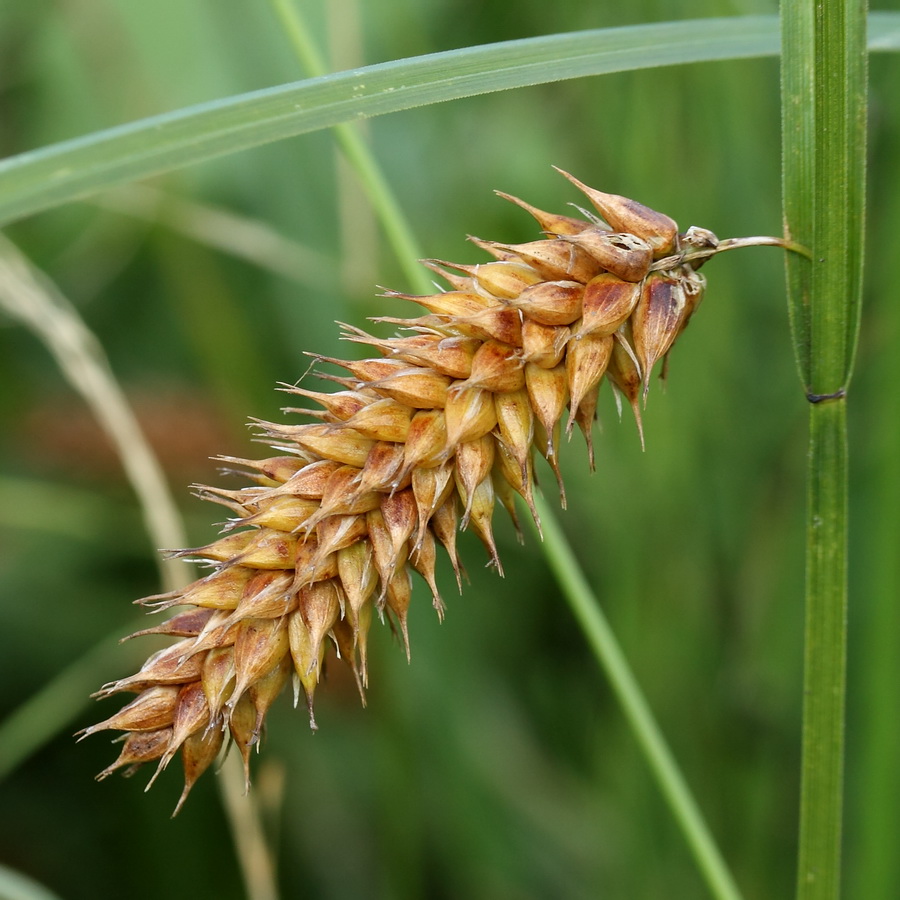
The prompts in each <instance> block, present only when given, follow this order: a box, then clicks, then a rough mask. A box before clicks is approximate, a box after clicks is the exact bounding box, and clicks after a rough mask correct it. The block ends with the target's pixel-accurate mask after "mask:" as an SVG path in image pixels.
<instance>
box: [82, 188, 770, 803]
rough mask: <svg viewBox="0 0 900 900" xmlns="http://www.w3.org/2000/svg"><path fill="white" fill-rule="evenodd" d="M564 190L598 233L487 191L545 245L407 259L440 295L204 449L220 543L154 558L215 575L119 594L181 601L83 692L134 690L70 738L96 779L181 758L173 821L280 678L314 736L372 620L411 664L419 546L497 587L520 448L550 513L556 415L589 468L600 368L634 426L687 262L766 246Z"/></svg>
mask: <svg viewBox="0 0 900 900" xmlns="http://www.w3.org/2000/svg"><path fill="white" fill-rule="evenodd" d="M563 174H565V173H563ZM566 177H567V178H568V179H569V180H570V181H571V182H572V183H573V184H574V185H575V186H576V187H577V188H578V189H579V190H580V191H581V192H582V193H583V194H585V195H586V196H587V197H588V199H589V200H590V201H591V203H592V204H593V205H594V206H595V207H596V209H597V211H598V212H599V214H600V216H602V221H601V220H600V219H598V217H596V216H593V215H591V214H586V215H587V217H588V218H587V220H582V219H577V218H574V217H571V216H567V215H557V214H553V213H547V212H544V211H542V210H539V209H537V208H536V207H533V206H531V205H529V204H527V203H525V202H524V201H522V200H518V199H517V198H515V197H511V196H510V195H508V194H501V196H502V197H504V198H505V199H508V200H510V201H511V202H513V203H514V204H516V205H517V206H519V207H521V208H522V209H524V210H525V211H526V212H528V213H529V214H530V215H531V216H533V217H534V218H535V219H536V220H537V222H538V224H539V226H540V228H541V229H542V230H543V231H544V234H545V237H544V238H543V239H539V240H535V241H531V242H528V243H523V244H502V243H498V242H492V241H481V240H477V239H473V242H474V243H475V244H476V245H477V246H478V247H480V248H481V249H483V250H485V251H487V253H488V254H490V255H491V256H492V257H493V261H490V262H484V263H480V264H477V265H460V264H455V263H446V262H441V261H438V260H426V261H425V264H426V265H427V266H428V268H429V269H430V270H431V271H432V272H433V273H434V274H435V275H436V276H438V277H440V278H441V279H443V280H444V281H445V282H446V283H447V285H449V290H446V291H438V292H436V293H434V294H431V295H428V296H422V297H417V296H414V295H411V294H404V293H400V292H394V291H388V292H385V294H384V296H387V297H393V298H398V299H404V300H410V301H414V302H416V303H418V304H419V305H420V306H422V307H424V308H425V310H426V311H427V314H425V315H420V316H418V317H417V318H411V319H397V318H380V319H376V320H374V321H376V322H380V323H382V324H390V325H393V326H396V327H397V329H398V333H397V334H395V335H393V336H387V337H378V336H373V335H370V334H368V333H367V332H365V331H363V330H362V329H360V328H357V327H356V326H352V325H343V326H341V328H342V337H343V339H344V340H347V341H350V342H352V343H354V344H362V345H364V346H365V347H368V348H371V350H370V351H368V352H371V353H372V354H373V356H372V357H370V358H368V359H362V360H352V361H347V360H341V359H337V358H332V357H323V356H314V357H313V358H314V359H315V360H316V362H317V365H318V364H327V365H336V366H338V367H340V368H341V369H342V370H343V372H344V373H346V374H342V375H334V374H329V373H326V372H318V371H317V374H318V375H319V377H320V378H322V379H323V380H325V381H330V382H332V384H333V385H336V387H337V389H336V390H335V391H334V392H332V393H327V392H321V391H316V390H309V389H307V388H306V387H298V386H287V385H282V386H281V387H282V390H285V391H286V392H288V393H290V394H292V395H295V396H299V397H302V398H304V400H305V401H306V402H308V403H311V404H312V405H313V406H317V407H320V408H318V409H308V410H307V409H302V410H297V412H300V413H302V414H303V415H307V416H311V417H312V418H313V419H314V420H316V421H314V422H313V423H312V424H300V425H297V424H273V423H267V422H259V423H257V424H258V426H259V428H260V430H261V434H262V437H263V438H265V439H268V440H269V441H270V442H271V443H272V445H273V447H275V448H276V449H275V451H274V452H275V454H276V455H273V456H270V457H268V458H266V459H262V460H247V459H241V458H236V457H221V458H220V459H221V461H222V462H223V463H225V464H226V465H227V467H228V468H227V470H226V471H227V472H228V473H229V474H238V475H240V476H241V477H242V478H243V479H244V484H245V486H244V487H239V488H237V489H231V488H227V489H226V488H218V487H210V486H202V485H201V486H197V487H196V488H195V489H196V491H197V493H198V494H199V496H201V497H203V498H205V499H209V500H212V501H213V502H214V503H217V504H219V505H221V506H224V507H225V508H226V509H227V510H228V511H229V516H230V518H229V520H228V522H227V523H226V524H225V526H224V529H223V532H224V533H223V534H222V536H221V537H219V538H218V539H217V540H215V541H212V542H211V543H209V544H207V545H205V546H202V547H197V548H193V549H189V550H179V551H176V552H175V553H174V554H173V555H174V556H177V557H182V558H192V559H195V560H199V561H201V562H203V563H205V564H206V565H208V566H211V567H212V569H213V571H212V572H211V573H209V574H207V575H205V576H204V577H202V578H200V579H198V580H196V581H195V582H193V584H191V585H189V586H188V587H186V588H184V589H182V590H177V591H171V592H168V593H165V594H158V595H155V596H151V597H146V598H144V599H143V600H141V601H138V602H140V603H141V604H143V605H144V606H146V607H148V608H149V609H151V610H153V611H162V610H167V609H171V608H172V607H175V606H184V607H186V609H184V610H181V611H177V612H176V613H175V614H174V615H172V616H171V618H169V619H167V620H165V621H163V622H162V623H161V624H159V625H157V626H156V627H152V628H147V629H144V630H142V631H140V632H137V634H151V633H155V634H164V635H172V636H173V637H176V638H178V640H177V642H176V643H174V644H173V645H172V646H171V647H169V648H167V649H165V650H162V651H160V652H158V653H156V654H154V655H153V656H151V657H150V659H148V660H147V662H146V663H145V664H144V666H143V667H142V668H141V670H140V671H139V672H137V673H136V674H135V675H132V676H130V677H126V678H122V679H120V680H119V681H116V682H113V683H111V684H109V685H106V686H105V687H104V688H103V689H102V690H101V691H100V692H99V696H101V697H106V696H109V695H111V694H114V693H119V692H123V691H129V692H133V693H136V695H137V696H136V697H135V698H133V699H132V700H131V702H130V703H128V704H127V705H126V706H124V707H123V708H122V709H121V710H119V712H117V713H115V714H113V715H112V716H110V717H109V718H107V719H105V720H104V721H102V722H100V723H98V724H97V725H93V726H91V727H89V728H87V729H85V730H84V732H83V733H82V734H83V735H84V736H86V735H88V734H93V733H94V732H97V731H102V730H106V729H113V730H118V731H122V732H124V733H125V741H124V744H123V747H122V749H121V752H120V754H119V757H118V759H116V761H115V762H114V763H113V764H112V765H111V766H109V767H108V768H106V769H104V770H103V772H101V773H100V775H99V776H98V777H99V778H105V777H107V776H108V775H109V774H110V773H111V772H113V771H116V770H118V769H124V770H125V771H126V773H130V772H132V771H133V770H134V769H135V768H137V767H138V766H140V765H142V764H144V763H147V762H157V763H158V766H157V772H159V771H162V770H163V769H164V768H165V767H166V766H167V765H168V764H169V762H170V761H171V760H173V759H174V758H175V757H176V755H179V754H180V758H181V763H182V768H183V772H184V780H185V787H184V792H183V794H182V796H181V799H180V800H179V808H180V806H181V804H182V803H183V802H184V799H185V798H186V796H187V794H188V792H189V791H190V789H191V787H192V786H193V784H194V783H195V782H196V780H197V778H199V777H200V775H201V774H202V772H203V771H204V770H205V769H207V768H208V767H209V766H210V765H211V763H212V762H213V760H214V758H215V756H216V755H217V753H218V752H219V749H220V747H221V746H222V744H223V738H224V736H225V735H226V732H227V733H228V734H229V735H230V738H231V742H233V743H234V744H235V746H236V747H237V749H238V752H239V753H240V754H241V757H242V759H243V762H244V767H245V773H246V776H247V778H248V780H249V759H250V751H251V749H252V748H253V747H256V746H258V744H259V742H260V739H261V736H262V734H263V729H264V723H265V719H266V715H267V712H268V710H269V709H270V707H271V705H272V703H273V702H274V701H275V699H276V697H277V696H278V694H279V693H281V692H282V690H283V689H284V687H285V686H286V684H287V683H288V682H289V681H293V684H294V700H295V703H296V702H297V699H298V697H299V694H300V692H301V691H302V692H303V694H304V695H305V698H306V704H307V707H308V710H309V716H310V725H311V727H312V728H316V722H315V716H314V709H313V702H314V697H315V692H316V689H317V687H318V686H319V683H320V681H321V675H322V672H323V669H324V667H325V665H326V660H327V659H328V657H329V655H338V656H339V657H340V659H341V660H342V661H343V663H345V664H346V665H347V666H348V667H349V669H350V670H351V671H352V673H353V676H354V679H355V681H356V684H357V686H358V688H359V691H360V694H361V696H362V697H363V701H364V700H365V697H364V690H365V688H366V685H367V684H368V635H369V627H370V624H371V622H372V619H373V614H374V613H378V615H379V617H380V618H382V619H387V620H388V621H389V622H390V624H391V626H392V628H393V629H394V631H395V633H396V634H397V636H398V637H399V639H400V640H401V641H402V643H403V646H404V648H405V650H406V652H407V654H409V617H408V612H409V607H410V603H411V602H413V597H414V592H413V590H412V582H411V579H410V572H411V571H412V570H415V571H416V572H418V573H419V574H420V575H421V576H422V578H423V579H424V581H425V582H426V585H427V587H428V591H429V593H430V595H431V598H432V599H431V602H432V605H433V606H434V608H435V609H436V610H437V612H438V615H441V616H442V615H443V613H444V601H443V599H442V597H441V593H440V590H439V578H440V576H439V575H438V568H439V563H438V556H439V555H441V554H440V552H439V549H438V548H440V547H442V548H443V550H444V551H445V552H446V554H447V556H448V557H449V560H450V563H451V566H452V568H453V571H454V574H455V576H456V580H457V584H458V585H459V586H460V587H461V585H462V579H463V575H464V569H463V567H462V563H461V562H460V560H459V557H458V555H457V547H456V535H457V531H458V529H459V528H460V526H461V527H463V528H469V529H471V530H472V531H474V533H475V534H476V535H477V537H478V538H480V540H481V541H482V543H483V544H484V545H485V548H486V551H487V556H488V561H489V564H490V565H492V566H494V567H496V568H497V570H498V571H500V572H501V573H502V568H501V564H500V555H499V551H498V540H497V537H496V536H495V532H494V524H493V515H494V509H495V507H497V506H498V505H499V506H502V507H504V508H505V509H506V510H507V511H508V512H509V513H510V516H511V518H512V520H513V524H514V526H515V528H516V529H517V530H518V528H519V523H518V515H517V511H516V507H515V497H516V496H517V495H518V496H520V497H521V498H522V499H523V500H524V502H525V504H526V506H527V508H528V510H529V512H530V513H531V515H532V516H533V518H534V520H535V522H536V523H537V524H538V528H540V523H539V521H538V516H537V511H536V509H535V494H534V491H535V479H534V454H535V451H537V452H538V453H539V454H541V455H543V456H544V457H545V458H546V459H547V461H548V462H549V464H550V466H551V467H552V469H553V471H554V473H555V475H556V477H557V480H558V482H559V490H560V497H561V500H562V502H563V505H565V493H564V488H563V483H562V473H561V471H560V466H559V441H560V435H561V431H562V427H561V426H562V422H563V417H564V416H565V423H566V429H565V430H566V432H567V433H571V431H572V430H573V428H574V426H575V425H576V424H577V425H578V427H579V429H580V430H581V431H582V432H583V433H584V436H585V439H586V441H587V445H588V452H589V458H590V462H591V466H592V467H593V462H594V453H593V434H592V426H593V422H594V419H595V417H596V411H597V406H598V393H599V391H600V388H601V385H602V383H603V380H604V376H606V377H607V380H608V381H609V382H610V384H611V385H612V388H613V390H614V393H615V396H616V400H617V402H620V400H621V397H623V396H624V398H625V400H626V401H627V402H628V404H629V405H630V406H631V408H632V410H633V411H634V415H635V418H636V420H637V423H638V429H639V431H640V430H641V422H640V413H641V402H640V401H641V399H642V398H643V399H645V398H646V393H647V390H648V388H649V377H650V374H651V372H652V370H653V369H654V367H655V365H656V363H657V362H658V361H659V360H660V359H662V358H664V357H667V356H668V354H669V353H670V352H671V348H672V346H673V344H674V342H675V340H676V339H677V337H678V336H679V335H680V334H681V332H682V331H683V330H684V328H685V326H686V324H687V322H688V320H689V319H690V316H691V315H692V313H693V312H694V310H695V309H696V307H697V305H698V303H699V302H700V299H701V297H702V294H703V290H704V287H705V281H704V279H703V278H702V276H700V275H698V274H697V272H696V270H697V268H699V266H700V265H701V264H702V263H703V262H704V261H705V260H706V259H707V258H708V257H709V255H711V254H712V253H713V252H717V251H718V250H721V249H731V248H732V247H735V246H744V245H746V244H747V243H753V242H755V243H778V241H777V240H775V239H770V238H765V239H763V238H759V239H756V238H754V239H736V240H733V241H730V242H729V241H725V242H719V241H718V239H717V238H716V237H715V235H713V234H712V232H708V231H706V230H704V229H697V228H692V229H688V230H687V231H686V232H685V233H684V234H683V235H681V236H679V235H678V230H677V226H676V225H675V223H674V222H673V221H672V220H671V219H670V218H669V217H668V216H665V215H663V214H661V213H657V212H655V211H653V210H651V209H648V208H647V207H645V206H642V205H641V204H639V203H636V202H634V201H631V200H628V199H627V198H624V197H620V196H618V195H615V194H606V193H603V192H601V191H596V190H594V189H593V188H589V187H587V186H586V185H584V184H582V183H581V182H580V181H578V180H577V179H575V178H573V177H572V176H570V175H566ZM379 354H380V355H379ZM567 408H568V409H567ZM641 440H642V442H643V434H642V432H641ZM520 536H521V535H520ZM154 777H156V776H154Z"/></svg>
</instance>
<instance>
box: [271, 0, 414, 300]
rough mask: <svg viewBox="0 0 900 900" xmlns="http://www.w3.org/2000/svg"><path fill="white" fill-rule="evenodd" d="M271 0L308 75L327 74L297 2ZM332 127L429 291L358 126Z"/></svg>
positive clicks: (404, 264) (403, 261) (409, 269)
mask: <svg viewBox="0 0 900 900" xmlns="http://www.w3.org/2000/svg"><path fill="white" fill-rule="evenodd" d="M269 2H270V4H271V6H272V9H273V10H274V12H275V15H276V16H277V18H278V20H279V22H280V23H281V27H282V28H283V29H284V33H285V35H286V36H287V38H288V40H289V41H290V43H291V46H292V47H293V48H294V52H295V53H296V55H297V58H298V59H299V60H300V63H301V65H302V66H303V67H304V68H305V69H306V71H307V74H309V75H311V76H313V77H321V76H323V75H326V74H327V72H328V70H327V68H326V66H325V60H324V59H323V58H322V54H321V53H319V51H318V48H317V47H316V44H315V42H314V41H313V39H312V36H311V35H310V33H309V28H308V27H307V24H306V20H305V19H304V18H303V16H302V15H301V13H300V10H299V9H298V8H297V5H296V4H295V3H292V2H291V0H269ZM332 130H333V132H334V135H335V138H336V139H337V142H338V145H339V146H340V148H341V152H342V153H343V154H344V157H345V158H346V159H347V161H348V162H349V163H350V165H351V166H352V167H353V170H354V172H356V175H357V177H358V178H359V181H360V184H361V185H362V187H363V190H364V191H365V192H366V196H367V197H368V198H369V203H370V204H371V205H372V209H373V210H375V213H376V215H377V216H378V218H379V220H380V222H381V226H382V228H384V232H385V235H386V236H387V239H388V242H389V243H390V245H391V249H392V250H393V251H394V256H395V257H396V259H397V262H398V263H399V264H400V266H401V268H402V269H403V274H404V275H405V276H406V278H407V279H408V280H409V283H410V285H412V287H413V290H416V291H420V292H421V293H428V292H429V281H428V278H427V277H426V275H425V274H424V270H423V269H422V267H421V266H420V265H419V264H418V262H417V260H418V259H419V258H420V257H421V256H422V251H421V249H420V248H419V245H418V241H416V238H415V236H414V235H413V231H412V228H411V227H410V225H409V222H408V221H407V220H406V217H405V216H404V215H403V211H402V210H401V208H400V204H399V203H398V202H397V198H396V197H395V196H394V192H393V191H392V190H391V187H390V185H389V184H388V182H387V179H386V178H385V177H384V174H383V172H382V171H381V167H380V166H379V165H378V162H377V161H376V159H375V157H374V156H373V155H372V151H371V150H370V149H369V146H368V144H366V142H365V140H364V139H363V137H362V135H361V134H360V133H359V129H357V128H354V127H353V126H352V125H348V124H343V125H336V126H335V127H334V128H333V129H332Z"/></svg>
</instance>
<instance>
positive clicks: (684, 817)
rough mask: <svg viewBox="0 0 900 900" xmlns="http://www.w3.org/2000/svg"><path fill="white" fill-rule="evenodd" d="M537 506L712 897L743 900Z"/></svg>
mask: <svg viewBox="0 0 900 900" xmlns="http://www.w3.org/2000/svg"><path fill="white" fill-rule="evenodd" d="M535 504H536V506H537V508H538V512H539V513H540V516H541V527H542V530H543V538H544V540H543V546H544V554H545V556H546V558H547V561H548V563H549V564H550V568H551V569H552V571H553V574H554V576H555V577H556V580H557V583H558V584H559V586H560V589H561V590H562V592H563V596H564V597H565V598H566V601H567V602H568V604H569V607H570V608H571V610H572V612H573V613H574V615H575V618H576V619H577V621H578V624H579V625H580V626H581V630H582V631H583V632H584V635H585V637H586V638H587V641H588V644H589V646H590V648H591V651H592V652H593V654H594V658H595V659H596V660H597V663H598V664H599V665H600V668H601V669H603V671H604V672H605V674H606V676H607V678H609V683H610V686H611V687H612V689H613V693H614V694H615V696H616V699H617V700H618V701H619V705H620V706H621V708H622V712H623V713H624V715H625V718H626V720H627V721H628V724H629V726H630V727H631V730H632V731H633V732H634V736H635V739H636V740H637V742H638V745H639V746H640V748H641V751H642V752H643V754H644V758H645V759H646V760H647V764H648V765H649V766H650V770H651V771H652V773H653V776H654V777H655V778H656V781H657V784H658V785H659V788H660V790H661V791H662V794H663V796H664V797H665V799H666V802H667V803H668V805H669V809H670V810H671V811H672V814H673V815H674V816H675V819H676V821H677V823H678V825H679V827H680V828H681V831H682V833H683V835H684V838H685V840H686V841H687V842H688V846H689V847H690V849H691V852H692V853H693V855H694V859H695V861H696V862H697V865H698V866H699V868H700V871H701V873H702V875H703V877H704V879H705V880H706V884H707V886H708V887H709V890H710V893H711V894H712V895H713V896H714V897H716V898H718V900H739V898H740V896H741V894H740V891H739V890H738V888H737V885H736V884H735V882H734V878H733V877H732V875H731V873H730V871H729V870H728V866H727V865H726V863H725V861H724V859H723V858H722V855H721V853H720V852H719V849H718V847H717V846H716V843H715V841H714V840H713V837H712V834H711V833H710V830H709V828H708V826H707V824H706V822H705V820H704V818H703V814H702V813H701V812H700V808H699V806H698V805H697V801H696V800H695V799H694V797H693V795H692V794H691V791H690V788H689V787H688V785H687V782H686V781H685V779H684V776H683V775H682V773H681V770H680V769H679V768H678V763H677V762H676V761H675V757H674V756H673V755H672V751H671V750H670V749H669V746H668V744H667V743H666V740H665V738H664V737H663V734H662V732H661V731H660V728H659V725H658V724H657V723H656V720H655V719H654V718H653V713H652V712H651V711H650V707H649V705H648V704H647V700H646V698H645V697H644V695H643V693H642V691H641V688H640V686H639V685H638V682H637V679H636V678H635V676H634V673H633V672H632V671H631V668H630V667H629V665H628V661H627V659H626V658H625V655H624V653H623V652H622V649H621V648H620V646H619V644H618V641H617V640H616V637H615V634H614V633H613V631H612V628H611V627H610V625H609V622H608V620H607V619H606V616H605V615H604V614H603V610H602V608H601V607H600V603H599V601H598V600H597V598H596V596H595V595H594V593H593V591H592V590H591V587H590V585H589V584H588V582H587V579H586V578H585V575H584V572H583V571H582V569H581V566H580V565H579V563H578V560H577V558H576V557H575V554H574V553H573V552H572V548H571V546H570V545H569V543H568V541H567V539H566V536H565V534H564V533H563V530H562V528H561V527H560V525H559V523H558V522H557V520H556V515H555V514H554V512H553V510H552V509H551V508H550V507H549V506H548V504H547V503H546V501H545V500H544V499H543V497H541V496H540V495H539V494H538V495H536V496H535ZM523 518H525V520H526V521H527V522H529V523H530V524H531V526H532V527H533V528H534V530H535V533H536V532H537V529H536V527H535V526H534V523H533V522H532V520H531V519H530V517H528V516H524V517H523Z"/></svg>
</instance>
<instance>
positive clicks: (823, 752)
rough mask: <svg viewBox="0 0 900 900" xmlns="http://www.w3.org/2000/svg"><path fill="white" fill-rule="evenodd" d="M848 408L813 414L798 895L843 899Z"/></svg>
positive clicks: (822, 407)
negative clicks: (842, 832)
mask: <svg viewBox="0 0 900 900" xmlns="http://www.w3.org/2000/svg"><path fill="white" fill-rule="evenodd" d="M846 406H847V404H846V402H845V401H843V400H838V401H834V402H831V403H819V404H814V405H813V406H812V407H811V408H810V421H809V425H810V445H809V485H808V487H809V494H808V520H807V548H808V551H807V552H808V558H807V602H806V627H805V635H806V638H805V653H804V673H803V683H804V704H803V756H802V767H803V768H802V786H801V801H800V805H801V821H800V856H799V864H798V866H799V868H798V886H797V895H798V897H799V898H802V900H813V898H815V900H826V898H828V900H831V898H836V897H838V896H839V895H840V876H841V817H842V808H843V769H844V705H845V700H844V697H845V692H846V642H847V590H846V583H847V552H846V551H847V546H846V545H847V423H846V416H847V410H846Z"/></svg>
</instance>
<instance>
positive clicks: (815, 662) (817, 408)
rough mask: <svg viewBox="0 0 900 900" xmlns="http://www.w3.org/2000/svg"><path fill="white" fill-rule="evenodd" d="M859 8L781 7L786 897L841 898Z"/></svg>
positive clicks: (852, 0)
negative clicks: (797, 577) (791, 769)
mask: <svg viewBox="0 0 900 900" xmlns="http://www.w3.org/2000/svg"><path fill="white" fill-rule="evenodd" d="M865 16H866V3H865V0H784V3H783V4H782V110H783V113H782V115H783V141H784V208H785V226H786V230H787V233H788V235H789V236H790V237H791V238H793V239H794V240H796V241H799V242H800V243H802V244H805V245H806V246H808V247H809V248H810V249H811V250H812V257H811V259H810V260H806V259H804V258H802V257H799V256H797V255H795V254H791V255H790V256H791V258H790V259H789V260H788V270H787V276H788V294H789V304H790V312H791V326H792V332H793V338H794V347H795V352H796V356H797V364H798V368H799V371H800V377H801V380H802V382H803V388H804V392H805V395H806V399H807V400H808V401H809V403H810V452H809V470H808V492H809V493H808V511H807V552H806V560H807V586H806V633H805V657H804V694H803V696H804V704H803V750H802V773H801V798H800V849H799V861H798V877H797V897H798V900H836V898H837V897H838V896H839V895H840V875H841V816H842V808H843V757H844V703H845V701H844V697H845V690H846V688H845V682H846V674H845V667H846V662H845V659H846V643H847V628H846V619H847V424H846V420H847V413H846V405H847V399H846V394H847V389H848V386H849V382H850V376H851V371H852V366H853V358H854V353H855V349H856V342H857V333H858V329H859V307H860V297H861V286H862V260H863V230H864V212H865V210H864V181H865V147H866V140H865V113H866V46H865Z"/></svg>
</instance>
